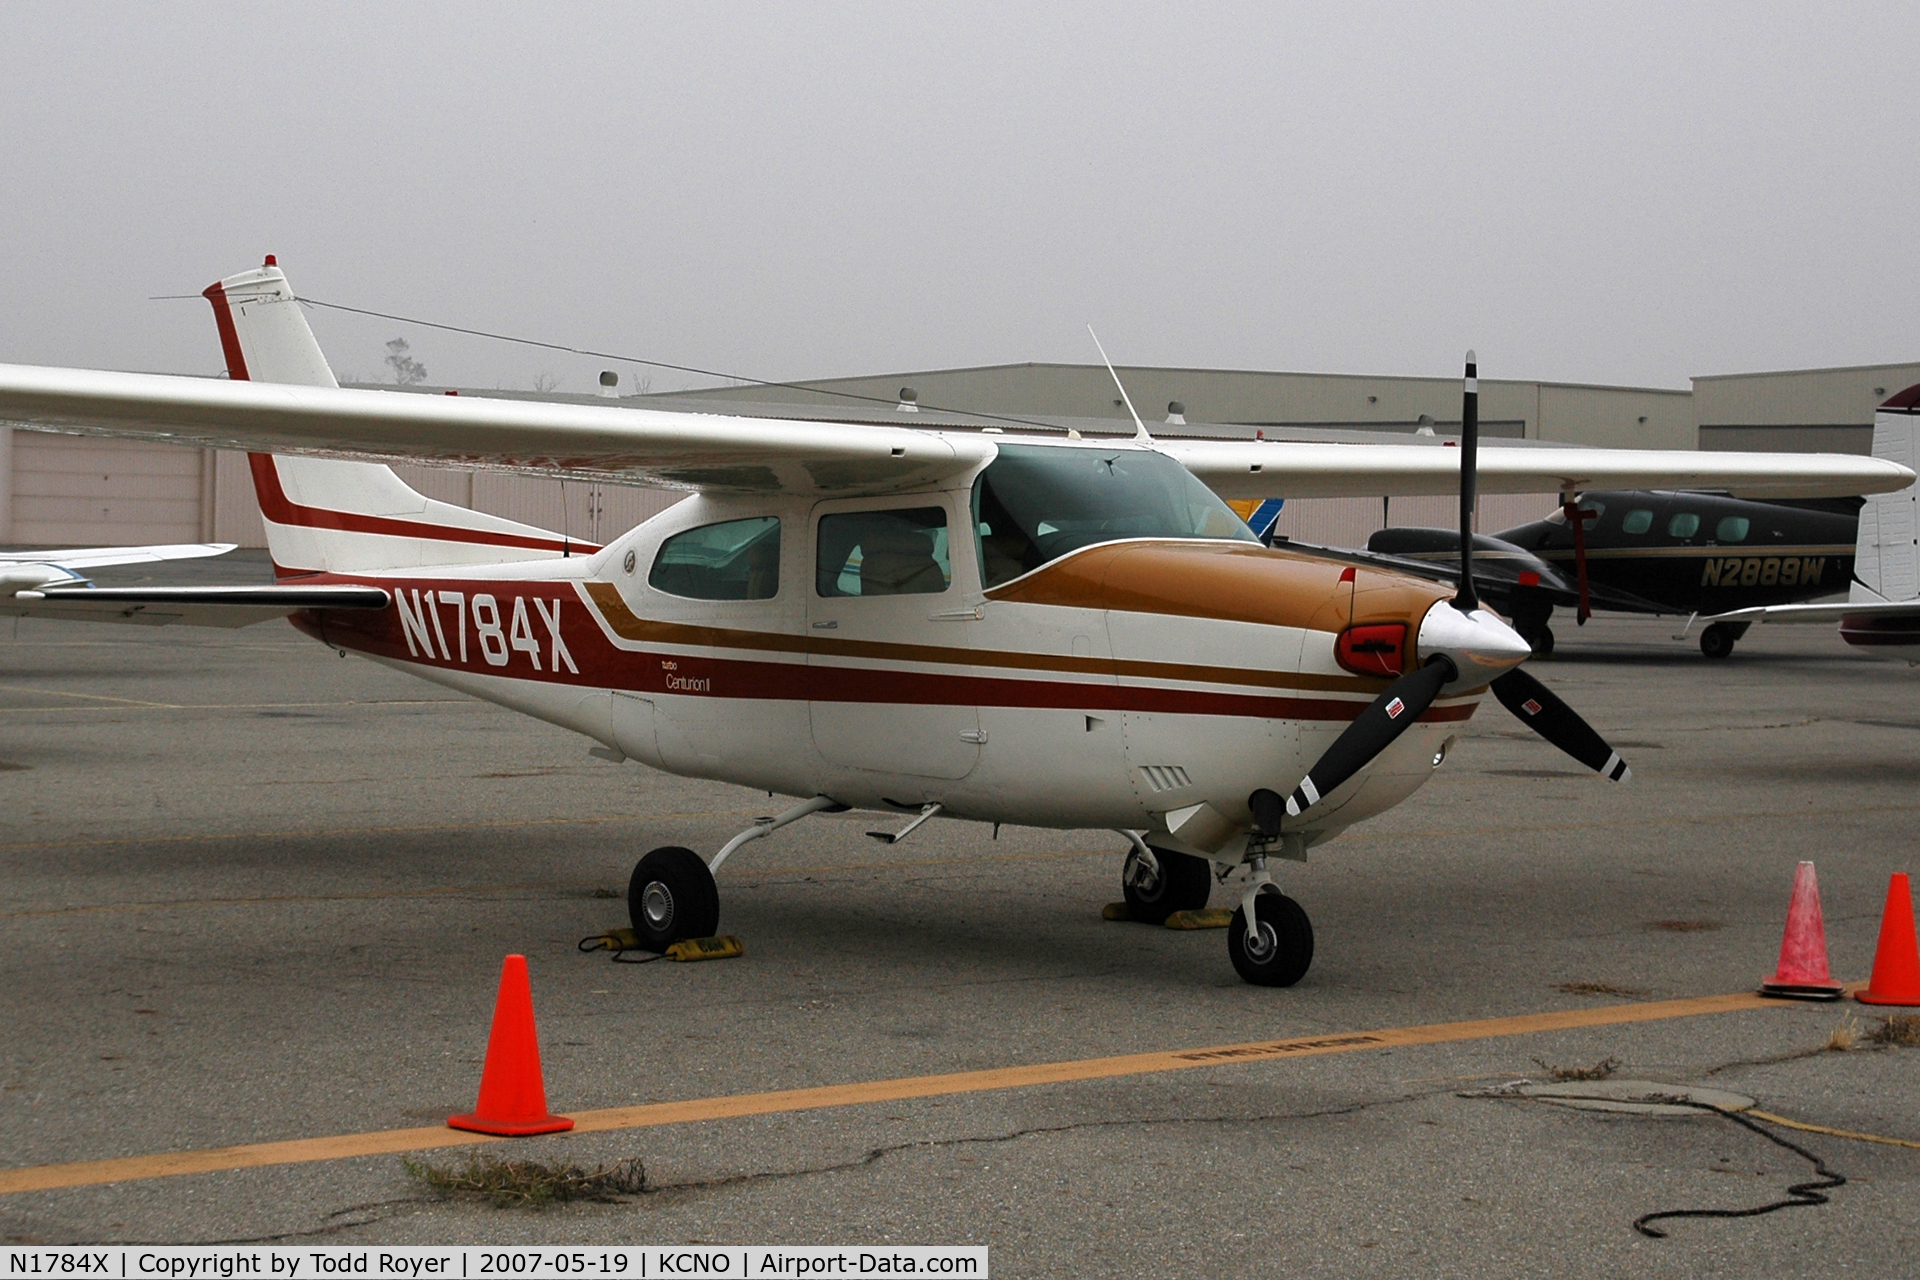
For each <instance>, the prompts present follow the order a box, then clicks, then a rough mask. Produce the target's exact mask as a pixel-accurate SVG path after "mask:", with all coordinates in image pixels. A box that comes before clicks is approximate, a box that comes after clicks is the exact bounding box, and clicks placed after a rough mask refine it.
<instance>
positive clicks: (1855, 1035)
mask: <svg viewBox="0 0 1920 1280" xmlns="http://www.w3.org/2000/svg"><path fill="white" fill-rule="evenodd" d="M1859 1043H1860V1024H1859V1022H1858V1021H1856V1020H1855V1019H1854V1018H1852V1017H1846V1018H1843V1019H1841V1021H1840V1025H1839V1026H1837V1027H1835V1028H1834V1029H1833V1030H1832V1031H1829V1032H1828V1033H1827V1043H1826V1045H1825V1046H1824V1047H1825V1048H1826V1049H1827V1050H1828V1051H1830V1052H1832V1053H1845V1052H1846V1051H1847V1050H1849V1049H1851V1048H1853V1047H1854V1046H1855V1045H1857V1044H1859Z"/></svg>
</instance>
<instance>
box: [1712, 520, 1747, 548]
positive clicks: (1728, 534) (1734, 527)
mask: <svg viewBox="0 0 1920 1280" xmlns="http://www.w3.org/2000/svg"><path fill="white" fill-rule="evenodd" d="M1752 523H1753V522H1752V521H1750V520H1748V519H1747V518H1746V517H1745V516H1724V517H1722V518H1721V521H1720V523H1719V524H1717V525H1715V526H1713V536H1714V537H1715V538H1716V539H1718V540H1719V541H1721V542H1745V541H1746V540H1747V530H1748V529H1749V528H1751V527H1752Z"/></svg>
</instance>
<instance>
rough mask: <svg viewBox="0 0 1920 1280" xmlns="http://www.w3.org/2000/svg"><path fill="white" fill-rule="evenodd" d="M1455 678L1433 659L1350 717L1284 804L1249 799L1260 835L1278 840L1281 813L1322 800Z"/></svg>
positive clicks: (1258, 795) (1257, 796) (1269, 796)
mask: <svg viewBox="0 0 1920 1280" xmlns="http://www.w3.org/2000/svg"><path fill="white" fill-rule="evenodd" d="M1457 674H1458V672H1457V671H1456V670H1455V668H1454V665H1453V663H1451V662H1449V661H1448V660H1447V659H1445V658H1436V659H1435V660H1434V661H1432V662H1429V663H1428V664H1427V665H1426V666H1424V667H1421V668H1420V669H1419V670H1418V671H1411V672H1408V673H1407V674H1406V675H1404V676H1401V677H1400V678H1399V679H1398V680H1395V681H1394V682H1393V683H1392V684H1390V685H1388V686H1387V690H1386V692H1385V693H1383V694H1381V695H1380V696H1379V697H1377V698H1375V699H1374V700H1373V701H1372V702H1371V703H1369V704H1368V706H1367V709H1366V710H1365V711H1362V712H1361V713H1360V714H1359V715H1357V716H1355V717H1354V719H1353V723H1352V724H1350V725H1348V726H1347V727H1346V729H1345V731H1344V732H1342V733H1341V735H1340V736H1339V737H1337V738H1335V739H1334V740H1333V745H1332V746H1330V747H1328V748H1327V750H1326V752H1325V754H1323V755H1322V756H1321V757H1320V758H1319V759H1318V760H1316V761H1314V762H1313V768H1312V769H1310V770H1309V771H1308V772H1307V776H1306V777H1304V778H1302V779H1300V785H1299V786H1298V787H1295V788H1294V791H1293V794H1292V795H1290V796H1288V797H1287V798H1286V800H1285V801H1284V803H1283V802H1282V801H1281V799H1280V797H1279V796H1278V795H1277V794H1275V793H1274V792H1272V791H1270V790H1268V789H1267V788H1265V787H1262V788H1260V790H1258V791H1256V792H1254V793H1253V794H1252V795H1251V796H1249V797H1248V798H1247V804H1248V807H1250V808H1251V809H1252V810H1253V818H1254V822H1255V824H1256V825H1257V826H1259V828H1260V830H1261V832H1262V833H1264V834H1265V835H1267V836H1269V837H1272V836H1277V835H1279V834H1280V818H1281V814H1282V812H1283V811H1284V813H1285V814H1286V816H1287V817H1295V818H1297V817H1299V816H1300V814H1302V813H1304V812H1305V811H1306V810H1308V809H1310V808H1312V807H1313V806H1314V805H1316V804H1318V803H1319V802H1320V797H1321V796H1324V795H1326V794H1327V793H1328V792H1330V791H1332V790H1333V789H1334V788H1335V787H1337V786H1339V785H1340V784H1341V783H1343V782H1345V781H1346V780H1347V779H1348V778H1351V777H1352V776H1353V775H1354V774H1356V773H1358V772H1360V770H1362V769H1364V768H1366V767H1367V765H1368V764H1369V763H1370V762H1371V761H1372V760H1373V758H1374V757H1375V756H1377V755H1379V754H1380V753H1381V752H1382V751H1385V750H1386V749H1387V748H1388V747H1390V746H1392V745H1393V741H1394V739H1395V738H1398V737H1399V736H1400V735H1401V734H1402V733H1404V732H1406V730H1407V727H1408V726H1409V725H1411V724H1412V723H1413V722H1414V721H1415V720H1418V719H1419V718H1420V717H1421V715H1422V714H1423V713H1424V712H1425V711H1426V709H1427V708H1428V707H1429V706H1431V705H1432V704H1433V700H1434V698H1435V697H1437V696H1438V695H1439V693H1440V689H1441V686H1443V685H1445V684H1446V683H1447V682H1448V681H1450V680H1452V679H1454V677H1455V676H1456V675H1457Z"/></svg>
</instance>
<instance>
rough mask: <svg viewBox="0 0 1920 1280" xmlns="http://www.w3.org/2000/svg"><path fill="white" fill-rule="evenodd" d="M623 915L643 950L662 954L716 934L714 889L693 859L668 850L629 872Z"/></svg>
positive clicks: (717, 910) (691, 853)
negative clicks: (630, 921) (630, 922)
mask: <svg viewBox="0 0 1920 1280" xmlns="http://www.w3.org/2000/svg"><path fill="white" fill-rule="evenodd" d="M627 914H628V915H629V916H631V917H633V931H634V933H635V934H637V935H638V936H639V939H640V945H641V946H642V947H643V948H644V949H646V950H648V951H665V950H666V949H667V948H668V947H669V946H672V945H673V944H674V943H676V942H679V941H681V940H683V939H686V938H711V937H712V936H713V935H714V934H716V933H718V932H719V931H720V890H719V889H718V888H716V887H715V886H714V883H713V873H712V872H711V871H708V870H707V864H706V863H705V862H702V861H701V860H700V855H699V854H697V853H695V852H694V851H693V850H691V849H682V848H680V847H679V846H678V845H668V846H666V847H665V848H662V849H655V850H654V851H653V852H652V853H650V854H648V855H647V856H646V857H644V858H642V859H640V862H639V864H638V865H637V866H635V867H634V869H633V878H632V879H631V880H629V881H627Z"/></svg>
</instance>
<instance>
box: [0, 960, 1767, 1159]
mask: <svg viewBox="0 0 1920 1280" xmlns="http://www.w3.org/2000/svg"><path fill="white" fill-rule="evenodd" d="M1783 1003H1785V1002H1782V1001H1778V1000H1768V999H1766V998H1765V997H1763V996H1760V995H1758V994H1756V993H1754V992H1751V991H1739V992H1735V993H1733V994H1731V995H1719V996H1695V997H1691V998H1689V999H1684V1000H1660V1001H1652V1002H1648V1003H1645V1004H1616V1005H1601V1006H1598V1007H1593V1008H1585V1009H1562V1010H1557V1011H1554V1012H1551V1013H1528V1014H1520V1015H1518V1016H1514V1017H1506V1018H1482V1019H1478V1020H1476V1021H1472V1022H1439V1023H1430V1024H1428V1025H1425V1026H1417V1027H1394V1028H1388V1029H1386V1030H1381V1031H1359V1032H1346V1033H1338V1032H1336V1033H1334V1034H1330V1035H1318V1036H1299V1037H1296V1038H1294V1039H1290V1040H1256V1041H1253V1042H1250V1043H1247V1044H1228V1045H1213V1046H1209V1047H1206V1048H1199V1049H1170V1050H1164V1051H1161V1052H1157V1053H1134V1054H1125V1055H1122V1056H1119V1057H1111V1058H1081V1059H1077V1060H1073V1061H1066V1062H1043V1063H1036V1064H1034V1065H1032V1066H1024V1067H995V1068H990V1069H988V1070H985V1071H961V1072H956V1073H954V1074H951V1075H932V1076H901V1077H898V1078H895V1079H892V1080H865V1081H859V1082H856V1083H853V1084H833V1085H822V1086H819V1087H816V1088H811V1089H779V1090H775V1091H773V1092H770V1093H737V1094H730V1095H722V1096H720V1097H715V1098H690V1099H687V1100H686V1101H683V1102H654V1103H648V1104H646V1105H643V1106H637V1107H613V1108H610V1109H608V1110H604V1111H578V1112H575V1113H574V1116H573V1119H574V1130H573V1131H574V1132H575V1133H605V1132H609V1131H613V1130H620V1129H646V1128H652V1127H654V1126H656V1125H667V1124H698V1123H702V1122H706V1121H713V1120H737V1119H740V1118H741V1117H743V1116H764V1115H778V1114H787V1113H790V1112H795V1111H815V1110H819V1109H820V1108H823V1107H852V1106H861V1105H866V1104H871V1103H875V1102H898V1101H902V1100H905V1099H909V1098H938V1097H946V1096H950V1095H953V1094H965V1093H985V1092H990V1091H993V1090H998V1089H1028V1088H1033V1087H1035V1086H1038V1085H1049V1084H1070V1083H1074V1082H1077V1081H1082V1080H1110V1079H1114V1078H1115V1077H1119V1076H1139V1075H1153V1074H1157V1073H1161V1072H1167V1071H1189V1070H1193V1069H1196V1068H1201V1067H1225V1066H1241V1065H1246V1064H1248V1063H1256V1062H1276V1061H1282V1060H1288V1059H1294V1058H1312V1057H1319V1056H1322V1055H1325V1054H1330V1053H1352V1052H1355V1051H1356V1050H1362V1049H1395V1048H1404V1047H1409V1046H1413V1045H1428V1044H1451V1043H1455V1042H1458V1041H1463V1040H1488V1039H1494V1038H1497V1037H1502V1036H1523V1035H1536V1034H1539V1033H1541V1032H1546V1031H1572V1030H1578V1029H1581V1028H1585V1027H1611V1026H1619V1025H1621V1024H1624V1023H1633V1022H1659V1021H1663V1020H1665V1019H1669V1018H1693V1017H1699V1016H1701V1015H1703V1014H1711V1013H1738V1012H1743V1011H1748V1010H1754V1009H1765V1008H1777V1007H1779V1006H1780V1005H1781V1004H1783ZM503 1141H508V1139H503V1138H489V1137H485V1136H483V1135H481V1134H477V1133H465V1132H462V1131H460V1130H457V1129H448V1128H444V1127H441V1126H437V1125H436V1126H434V1127H431V1128H424V1129H383V1130H378V1131H376V1132H373V1133H343V1134H336V1135H334V1136H332V1137H325V1138H296V1139H293V1140H291V1141H288V1142H261V1143H253V1144H250V1145H247V1146H239V1147H211V1148H206V1149H203V1150H199V1151H172V1152H166V1153H164V1154H161V1155H149V1156H124V1157H120V1158H117V1159H112V1160H82V1161H77V1162H75V1163H72V1164H43V1165H31V1166H28V1167H26V1168H18V1169H0V1195H11V1194H14V1193H17V1192H22V1191H51V1190H55V1189H57V1188H61V1187H90V1186H98V1185H100V1184H102V1183H108V1182H132V1181H138V1180H143V1179H148V1178H169V1177H176V1176H178V1175H181V1174H189V1173H220V1172H224V1171H226V1170H231V1169H258V1168H263V1167H265V1166H268V1165H280V1164H306V1163H309V1162H312V1161H318V1160H346V1159H351V1158H355V1157H361V1156H376V1155H391V1154H394V1153H396V1152H401V1151H428V1150H433V1149H436V1148H442V1147H460V1146H468V1145H471V1144H474V1143H482V1142H503Z"/></svg>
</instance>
